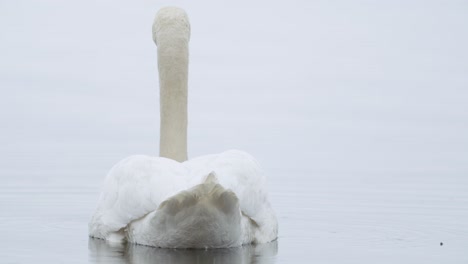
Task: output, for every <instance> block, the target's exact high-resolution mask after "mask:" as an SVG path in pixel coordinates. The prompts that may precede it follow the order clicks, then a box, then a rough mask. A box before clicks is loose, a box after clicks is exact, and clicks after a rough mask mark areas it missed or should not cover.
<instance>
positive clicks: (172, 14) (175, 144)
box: [153, 7, 190, 162]
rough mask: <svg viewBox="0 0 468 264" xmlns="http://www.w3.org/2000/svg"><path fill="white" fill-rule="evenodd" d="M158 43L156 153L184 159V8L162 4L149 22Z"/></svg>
mask: <svg viewBox="0 0 468 264" xmlns="http://www.w3.org/2000/svg"><path fill="white" fill-rule="evenodd" d="M153 40H154V43H156V46H158V71H159V86H160V113H161V127H160V129H161V137H160V145H159V146H160V147H159V155H160V156H161V157H166V158H170V159H174V160H177V161H179V162H182V161H185V160H187V82H188V61H189V59H188V57H189V49H188V44H189V40H190V23H189V20H188V17H187V14H186V13H185V11H184V10H182V9H180V8H175V7H166V8H162V9H161V10H159V12H158V13H157V14H156V18H155V20H154V23H153Z"/></svg>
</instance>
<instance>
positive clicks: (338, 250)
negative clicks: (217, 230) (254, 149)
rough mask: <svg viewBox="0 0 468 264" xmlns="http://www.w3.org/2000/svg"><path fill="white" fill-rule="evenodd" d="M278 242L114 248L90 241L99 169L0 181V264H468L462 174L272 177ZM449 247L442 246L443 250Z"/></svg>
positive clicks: (467, 194) (284, 173)
mask: <svg viewBox="0 0 468 264" xmlns="http://www.w3.org/2000/svg"><path fill="white" fill-rule="evenodd" d="M265 169H266V171H267V172H268V173H269V174H270V175H269V184H270V196H271V200H272V203H273V205H274V208H275V210H276V212H277V215H278V219H279V227H280V232H279V238H278V240H277V241H275V242H274V243H270V244H267V245H258V246H246V247H242V248H233V249H223V250H169V249H156V248H151V247H144V246H134V245H110V244H107V243H106V242H104V241H102V240H96V239H89V238H88V237H87V224H88V221H89V219H90V216H91V214H92V213H93V210H94V207H95V205H96V202H97V198H98V195H99V185H100V183H101V182H102V179H103V177H104V175H98V174H99V173H100V171H88V172H85V171H83V172H71V171H56V172H50V171H49V172H41V171H30V172H21V171H11V172H9V173H8V174H6V173H5V174H3V175H1V177H2V178H1V179H2V185H1V186H0V206H1V210H0V220H1V221H0V232H1V234H3V239H2V240H1V242H0V247H1V248H2V250H1V251H0V262H1V263H314V262H321V263H323V262H325V263H358V262H359V263H375V262H379V263H382V262H383V263H395V262H398V263H422V262H424V263H466V261H467V260H468V253H467V252H468V251H467V248H468V191H467V190H468V179H467V177H466V176H465V175H453V174H435V173H432V174H431V172H426V173H408V174H384V175H379V174H369V175H362V174H361V175H351V174H340V173H337V174H329V175H325V174H319V173H317V172H308V171H307V170H304V169H302V170H294V169H287V168H282V169H272V168H270V169H268V168H265ZM441 243H443V245H441Z"/></svg>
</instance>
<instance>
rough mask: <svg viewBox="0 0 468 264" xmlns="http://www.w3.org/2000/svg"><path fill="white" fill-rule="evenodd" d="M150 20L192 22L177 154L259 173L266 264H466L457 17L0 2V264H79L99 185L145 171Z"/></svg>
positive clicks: (408, 11) (448, 13) (150, 143)
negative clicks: (113, 172) (242, 163)
mask: <svg viewBox="0 0 468 264" xmlns="http://www.w3.org/2000/svg"><path fill="white" fill-rule="evenodd" d="M165 5H177V6H180V7H183V8H184V9H186V11H187V13H188V14H189V17H190V20H191V24H192V38H191V43H190V45H191V54H190V77H189V78H190V81H189V156H191V157H195V156H198V155H203V154H208V153H216V152H220V151H223V150H225V149H230V148H237V149H242V150H245V151H247V152H249V153H251V154H252V155H254V156H255V157H256V158H257V159H258V160H259V161H260V162H261V163H262V165H263V167H264V168H265V171H266V172H267V174H268V175H269V179H270V185H271V193H272V200H273V202H274V204H275V205H274V207H275V208H276V210H277V211H278V216H279V219H280V228H281V229H280V240H279V244H278V248H279V251H278V259H277V260H278V262H284V263H287V262H288V261H295V262H301V261H302V262H305V263H308V262H309V261H312V260H320V261H323V260H329V261H330V259H333V260H336V262H340V261H341V260H347V261H351V260H355V261H365V260H367V257H369V260H373V261H375V260H378V261H382V260H386V258H380V256H381V255H380V254H381V253H382V252H384V253H385V255H386V256H387V257H388V256H392V257H393V258H392V260H397V261H399V262H401V260H405V259H407V260H412V261H413V260H421V259H423V260H424V261H426V262H427V261H431V260H433V261H443V260H446V258H448V257H449V258H450V261H452V263H456V261H462V260H464V261H466V260H467V259H468V253H466V252H465V251H464V250H463V249H466V248H468V224H467V223H468V136H467V135H468V106H467V102H468V89H467V88H468V74H467V73H468V49H467V47H468V15H467V14H468V2H466V1H456V0H452V1H442V0H441V1H412V0H410V1H403V0H401V1H400V0H392V1H390V0H389V1H370V0H369V1H230V2H225V1H58V0H57V1H51V0H48V1H31V0H17V1H1V2H0V32H1V34H0V36H1V37H0V89H1V96H0V121H1V123H0V124H1V132H0V135H1V137H0V179H1V180H2V182H3V184H2V185H0V191H1V195H3V198H2V199H0V208H1V213H0V220H1V221H2V222H3V223H2V222H0V230H3V231H2V232H3V239H2V241H3V242H0V245H2V248H4V249H5V250H1V251H2V252H1V253H0V257H2V254H4V259H6V260H7V263H8V262H9V261H11V262H15V261H19V262H21V263H23V262H30V261H31V260H35V261H44V262H46V261H51V260H53V259H55V260H56V257H57V254H58V255H59V256H60V254H63V255H64V256H63V258H62V259H63V260H64V261H65V262H68V261H70V260H71V259H70V258H71V256H74V258H73V259H74V260H77V261H78V262H82V261H83V260H86V259H87V258H88V256H87V254H88V252H87V249H86V248H85V247H86V243H87V237H86V228H87V227H86V224H87V221H88V219H89V216H90V215H91V214H92V211H93V209H94V205H95V202H96V199H97V195H98V191H99V185H100V183H101V181H102V179H103V177H104V175H105V174H106V172H107V171H108V169H109V168H110V167H111V166H112V165H113V164H114V163H116V162H117V161H118V160H119V159H121V158H124V157H126V156H128V155H131V154H150V155H157V153H158V144H159V142H158V141H159V112H158V107H159V104H158V101H159V95H158V93H159V91H158V84H157V80H158V77H157V69H156V47H155V45H154V44H153V42H152V39H151V24H152V20H153V17H154V14H155V12H156V11H157V10H158V9H159V8H160V7H162V6H165ZM356 190H360V191H356ZM72 193H75V194H76V195H77V197H75V196H73V197H71V196H70V195H71V194H72ZM41 199H42V200H41ZM69 202H70V203H72V202H73V204H69ZM414 212H416V213H414ZM348 213H349V214H348ZM366 213H368V214H369V215H366ZM398 215H400V216H401V217H403V218H397V219H392V217H398ZM372 217H375V219H374V218H372ZM379 217H381V218H382V219H380V218H379ZM405 217H408V218H405ZM352 219H354V220H355V222H353V220H352ZM363 219H365V220H363ZM369 219H373V220H369ZM402 219H404V220H402ZM428 219H429V220H430V221H429V220H428ZM361 220H363V221H361ZM427 221H429V222H427ZM47 223H48V224H47ZM50 223H54V224H50ZM353 223H354V224H353ZM49 225H50V226H49ZM372 227H373V228H372ZM28 228H29V229H30V230H31V231H28V230H29V229H28ZM41 228H43V229H41ZM418 228H420V230H419V229H418ZM22 229H26V230H22ZM19 230H22V231H21V232H20V231H19ZM32 230H34V231H32ZM415 230H416V231H415ZM434 230H435V231H434ZM29 232H30V233H29ZM34 232H35V233H34ZM336 233H338V234H341V235H338V236H335V237H334V236H333V235H331V234H336ZM5 236H6V237H5ZM45 237H47V238H48V239H49V240H46V241H49V243H50V245H49V244H47V242H45ZM51 237H52V238H54V237H56V239H55V240H54V239H52V238H51ZM386 239H387V240H386ZM444 240H445V241H446V240H449V241H450V240H452V241H453V243H452V244H450V243H449V244H447V243H446V245H445V246H444V247H440V246H439V242H440V241H444ZM75 241H79V242H75ZM376 241H377V242H376ZM379 241H380V244H379ZM382 241H384V242H382ZM31 243H32V244H31ZM46 245H47V246H46ZM83 245H85V247H83ZM429 245H430V246H429ZM41 246H42V247H43V248H41ZM433 246H436V247H433ZM451 246H452V248H451ZM414 247H417V249H418V250H419V251H416V253H415V252H414V251H412V249H413V248H414ZM311 248H315V250H316V251H311ZM401 250H403V251H404V252H405V253H404V254H403V253H402V255H404V256H405V257H401V259H400V258H398V256H400V253H401ZM440 250H446V251H447V252H444V251H441V252H439V251H440ZM449 250H452V251H449ZM26 252H29V253H28V254H26ZM39 252H40V253H39ZM59 252H60V254H59ZM71 252H73V253H71ZM340 252H341V253H340ZM343 252H345V253H346V252H348V253H349V254H348V255H347V254H343ZM437 252H438V253H437ZM301 254H302V255H301ZM346 255H347V256H346ZM349 255H352V256H354V257H355V258H354V259H353V258H350V257H349ZM345 256H346V257H345ZM435 256H437V257H435ZM28 258H31V259H28ZM67 258H69V259H67ZM291 258H293V259H291ZM294 258H295V259H294ZM307 258H310V259H307ZM453 261H455V262H453ZM0 262H2V261H1V260H0Z"/></svg>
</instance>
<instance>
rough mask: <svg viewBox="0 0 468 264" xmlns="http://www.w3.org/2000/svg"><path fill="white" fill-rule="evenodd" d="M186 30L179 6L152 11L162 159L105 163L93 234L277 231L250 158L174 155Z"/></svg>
mask: <svg viewBox="0 0 468 264" xmlns="http://www.w3.org/2000/svg"><path fill="white" fill-rule="evenodd" d="M187 29H188V30H187ZM189 29H190V26H189V24H188V18H187V16H186V14H185V12H184V11H183V10H181V9H178V8H164V9H161V10H160V11H159V12H158V15H157V16H156V19H155V25H154V26H153V30H154V31H153V35H154V36H155V37H154V39H155V42H157V45H158V57H159V71H160V85H161V101H162V102H161V108H162V109H161V116H162V117H163V115H166V116H165V117H164V118H162V119H165V120H164V121H163V120H162V121H161V131H162V132H161V134H162V135H163V134H165V135H166V136H165V138H163V137H162V138H161V141H164V144H163V145H164V147H163V146H161V156H166V157H167V158H166V157H149V156H144V155H136V156H131V157H128V158H126V159H124V160H122V161H120V162H119V163H117V164H116V165H115V166H114V167H113V168H112V169H111V171H110V172H109V174H108V175H107V177H106V180H105V182H104V187H103V191H102V194H101V197H100V200H99V202H98V206H97V209H96V212H95V214H94V216H93V217H92V219H91V221H90V223H89V235H90V236H92V237H96V238H102V239H106V240H109V241H128V242H131V243H137V244H143V245H148V246H156V247H167V248H222V247H233V246H240V245H243V244H249V243H265V242H269V241H272V240H274V239H276V237H277V220H276V217H275V214H274V212H273V210H272V208H271V206H270V203H269V201H268V197H267V192H266V189H265V186H266V180H265V177H264V175H263V173H262V171H261V169H260V167H259V164H258V163H257V162H256V161H255V159H254V158H253V157H252V156H250V155H249V154H247V153H245V152H242V151H237V150H230V151H226V152H223V153H221V154H218V155H207V156H202V157H198V158H194V159H190V160H187V161H183V162H178V161H176V160H183V159H184V156H186V146H185V143H183V144H180V142H185V141H186V131H185V132H183V131H182V132H180V131H178V132H177V133H171V132H173V131H174V130H177V129H179V130H180V129H186V120H187V118H186V117H187V116H186V115H187V114H186V105H185V108H184V107H182V108H174V107H175V106H177V105H183V104H184V102H185V104H186V98H187V97H186V94H185V95H184V94H183V93H184V91H185V93H186V90H187V89H186V80H187V77H186V76H183V75H184V74H185V75H186V74H187V70H185V69H186V68H187V67H186V64H188V39H189V34H190V30H189ZM184 41H186V42H187V43H184ZM180 42H183V43H182V44H180ZM186 44H187V45H186ZM161 45H162V47H161ZM165 45H167V46H165ZM185 49H187V50H185ZM165 50H166V51H167V50H169V51H168V52H167V53H164V54H161V52H162V51H165ZM179 51H180V52H179ZM168 54H169V55H168ZM178 56H181V57H182V59H179V58H178ZM165 62H167V63H165ZM161 72H164V74H163V75H162V76H161ZM181 75H182V77H181ZM172 86H175V88H174V89H172ZM163 91H164V92H163ZM181 93H182V96H179V95H180V94H181ZM163 101H164V102H163ZM174 111H175V112H176V113H175V114H174V113H173V112H174ZM184 126H185V128H184ZM163 131H165V132H163ZM184 137H185V138H184ZM184 140H185V141H184ZM172 142H173V143H172Z"/></svg>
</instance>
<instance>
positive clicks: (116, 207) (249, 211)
mask: <svg viewBox="0 0 468 264" xmlns="http://www.w3.org/2000/svg"><path fill="white" fill-rule="evenodd" d="M160 166H163V167H164V168H161V167H160ZM213 172H214V173H213ZM210 173H211V174H210ZM208 175H209V176H208ZM89 230H90V235H91V236H93V237H98V238H103V239H112V238H114V237H115V236H116V235H117V237H119V238H123V239H127V240H129V241H130V242H134V243H138V244H144V245H149V246H158V247H231V246H239V245H241V244H246V243H253V242H254V243H264V242H268V241H271V240H273V239H275V238H276V234H277V222H276V217H275V215H274V213H273V211H272V209H271V206H270V204H269V202H268V197H267V194H266V191H265V178H264V176H263V175H262V172H261V170H260V168H259V166H258V163H257V162H256V161H255V160H254V159H253V158H252V157H251V156H250V155H248V154H246V153H244V152H241V151H227V152H224V153H221V154H219V155H208V156H202V157H199V158H196V159H193V160H190V161H187V162H184V163H178V162H174V161H171V160H168V159H164V158H150V157H146V156H132V157H130V158H128V159H125V160H123V161H122V162H120V163H119V164H117V165H116V166H115V167H114V168H113V169H112V170H111V172H110V173H109V175H108V177H107V179H106V182H105V186H104V191H103V194H102V196H101V199H100V202H99V204H98V208H97V210H96V213H95V215H94V216H93V219H92V220H91V223H90V225H89ZM189 234H191V235H189Z"/></svg>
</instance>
